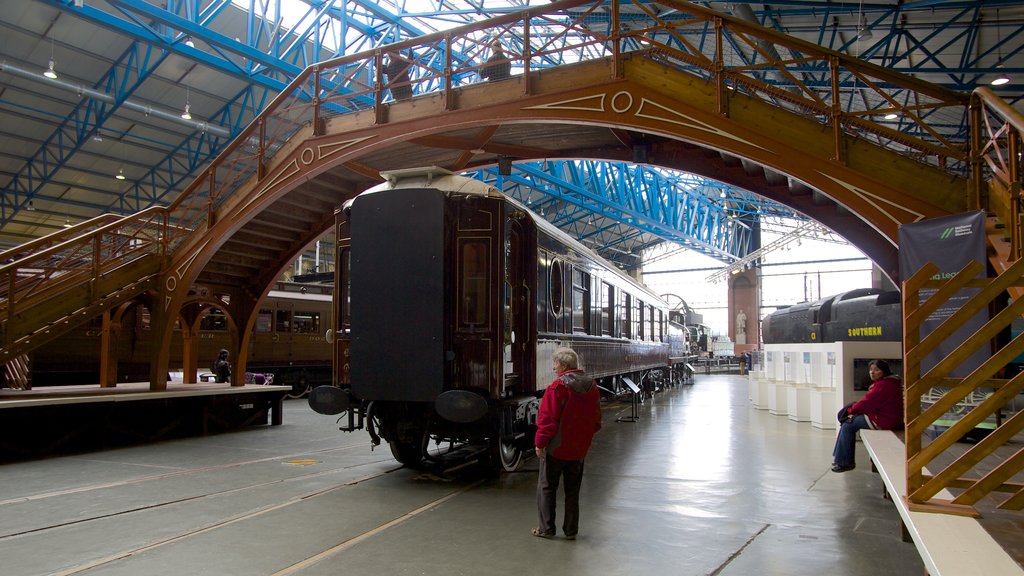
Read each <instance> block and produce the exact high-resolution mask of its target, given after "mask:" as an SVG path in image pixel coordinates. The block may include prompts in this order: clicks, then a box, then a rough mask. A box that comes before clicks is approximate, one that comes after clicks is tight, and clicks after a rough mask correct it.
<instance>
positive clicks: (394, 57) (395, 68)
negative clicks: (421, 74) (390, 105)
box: [384, 52, 412, 100]
mask: <svg viewBox="0 0 1024 576" xmlns="http://www.w3.org/2000/svg"><path fill="white" fill-rule="evenodd" d="M411 65H412V62H410V61H409V60H407V59H405V58H404V57H403V56H402V55H401V54H400V53H399V52H388V61H387V62H386V63H385V64H384V75H385V76H386V77H387V78H386V80H387V83H388V89H389V90H391V96H392V97H394V99H395V100H408V99H409V98H412V84H410V83H409V82H410V81H409V67H410V66H411Z"/></svg>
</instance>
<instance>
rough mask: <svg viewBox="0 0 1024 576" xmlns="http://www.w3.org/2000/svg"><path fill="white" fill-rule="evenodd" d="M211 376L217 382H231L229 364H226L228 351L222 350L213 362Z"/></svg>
mask: <svg viewBox="0 0 1024 576" xmlns="http://www.w3.org/2000/svg"><path fill="white" fill-rule="evenodd" d="M213 375H214V376H215V379H216V381H217V382H221V383H223V382H230V381H231V363H230V362H228V351H227V350H226V349H222V350H221V351H220V353H219V354H217V359H216V360H214V362H213Z"/></svg>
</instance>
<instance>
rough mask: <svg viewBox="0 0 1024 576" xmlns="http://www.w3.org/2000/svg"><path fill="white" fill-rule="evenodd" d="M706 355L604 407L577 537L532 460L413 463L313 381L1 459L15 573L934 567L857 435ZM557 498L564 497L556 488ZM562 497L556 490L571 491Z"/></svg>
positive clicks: (1, 527)
mask: <svg viewBox="0 0 1024 576" xmlns="http://www.w3.org/2000/svg"><path fill="white" fill-rule="evenodd" d="M747 392H748V386H747V379H746V378H745V377H741V376H734V375H700V374H698V375H697V377H696V382H695V384H693V385H692V386H685V387H677V388H673V389H670V390H668V391H665V392H662V393H660V394H658V395H656V396H655V397H653V398H651V399H648V400H646V401H645V402H644V403H643V404H641V405H640V407H639V410H638V414H639V418H638V420H637V421H636V422H616V417H617V416H620V415H623V414H627V413H628V412H629V411H630V406H629V405H628V404H614V405H610V406H607V407H606V408H605V414H604V416H605V418H604V428H603V430H602V431H601V432H600V433H599V434H598V436H597V437H596V439H595V445H594V448H593V450H592V452H591V454H590V455H589V457H588V459H587V463H586V471H585V475H584V480H583V490H582V495H581V507H582V513H581V522H580V533H579V538H578V539H577V540H576V541H568V540H565V539H563V538H562V537H561V536H559V537H556V538H554V539H551V540H545V539H540V538H535V537H533V536H531V535H530V528H531V527H533V526H534V525H535V523H536V515H537V514H536V504H535V502H536V501H535V486H536V476H537V474H536V470H537V462H536V460H528V461H527V462H526V463H525V464H524V465H523V468H522V469H521V470H520V471H518V472H515V473H511V474H504V475H501V476H500V477H497V478H495V477H486V476H479V475H477V476H473V475H471V474H464V475H458V476H451V477H439V476H437V475H434V474H430V473H424V472H418V471H415V470H411V469H407V468H402V467H400V466H399V465H398V464H397V463H396V462H395V461H394V460H393V459H392V458H391V454H390V451H389V450H388V449H387V448H386V447H378V448H377V449H376V450H372V451H371V449H370V442H369V437H368V435H366V434H365V432H355V433H350V434H349V433H342V432H339V431H338V430H337V424H336V423H335V419H334V417H330V416H322V415H319V414H316V413H314V412H312V411H311V410H310V409H309V408H308V407H307V405H306V403H305V401H303V400H287V401H285V402H284V412H285V418H284V422H283V424H282V425H280V426H261V427H251V428H247V429H245V430H242V431H238V432H231V433H224V434H216V435H210V436H203V437H193V438H184V439H179V440H173V441H166V442H159V443H154V444H149V445H144V446H135V447H129V448H121V449H115V450H105V451H100V452H92V453H87V454H78V455H74V456H64V457H55V458H49V459H42V460H34V461H27V462H20V463H14V464H6V465H2V466H0V478H2V479H3V482H2V483H0V558H2V559H3V560H2V562H3V566H2V571H3V573H5V574H17V575H19V576H29V575H36V574H55V575H64V576H70V575H73V574H88V575H90V576H92V575H121V574H123V575H128V574H132V575H137V574H147V575H163V574H167V575H171V574H173V575H175V576H177V575H179V574H183V573H189V574H192V573H202V574H218V575H233V574H238V575H243V574H244V575H247V576H251V575H261V574H265V575H276V576H284V575H289V574H301V575H317V576H319V575H328V574H330V575H337V574H346V575H367V576H369V575H373V576H379V575H380V574H396V575H403V574H409V575H411V574H416V575H437V576H441V575H444V576H448V575H453V574H466V575H488V574H494V575H505V574H508V575H513V574H514V575H538V576H539V575H544V576H550V575H551V574H569V573H573V574H601V575H602V576H608V575H624V576H625V575H630V576H634V575H636V574H672V575H674V576H689V575H694V576H696V575H716V576H718V575H721V576H740V575H743V576H748V575H751V574H758V575H779V576H783V575H785V576H803V575H806V576H818V575H820V574H829V575H831V576H868V575H871V576H879V575H882V576H885V575H901V576H902V575H906V574H922V573H923V564H922V561H921V559H920V557H919V556H918V553H917V551H916V549H915V548H914V546H913V544H909V543H905V542H902V541H901V539H900V516H899V514H898V512H897V510H896V509H895V507H894V506H893V505H892V502H890V501H888V500H885V499H883V498H882V497H881V496H880V488H881V485H880V482H881V481H880V480H879V477H878V475H877V474H873V473H872V472H871V466H870V460H869V458H868V455H867V453H866V451H865V450H864V447H863V446H862V445H858V447H857V450H858V464H859V465H860V466H859V467H858V468H857V469H856V470H853V471H851V472H847V473H845V474H835V473H832V472H831V471H830V470H829V467H830V464H831V451H832V446H833V441H834V437H835V432H834V431H831V430H820V429H817V428H814V427H812V426H809V425H808V424H807V423H799V422H794V421H792V420H789V419H788V418H780V417H778V416H773V415H771V414H769V413H767V412H766V411H762V410H756V409H754V408H753V407H752V406H751V404H750V402H749V400H748V394H747ZM560 506H561V504H560ZM559 511H561V507H560V508H559Z"/></svg>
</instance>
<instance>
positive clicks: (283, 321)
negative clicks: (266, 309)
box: [274, 310, 292, 332]
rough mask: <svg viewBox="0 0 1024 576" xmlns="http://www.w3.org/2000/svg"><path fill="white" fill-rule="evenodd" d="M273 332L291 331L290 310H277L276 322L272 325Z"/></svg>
mask: <svg viewBox="0 0 1024 576" xmlns="http://www.w3.org/2000/svg"><path fill="white" fill-rule="evenodd" d="M274 330H275V331H276V332H291V331H292V311H291V310H278V311H277V321H276V322H275V323H274Z"/></svg>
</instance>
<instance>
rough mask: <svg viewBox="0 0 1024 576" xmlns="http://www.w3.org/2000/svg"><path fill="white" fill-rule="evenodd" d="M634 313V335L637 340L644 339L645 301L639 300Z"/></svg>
mask: <svg viewBox="0 0 1024 576" xmlns="http://www.w3.org/2000/svg"><path fill="white" fill-rule="evenodd" d="M634 312H635V314H634V315H633V337H634V338H636V339H637V340H643V339H644V303H643V302H641V301H639V300H637V301H636V309H635V310H634Z"/></svg>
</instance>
